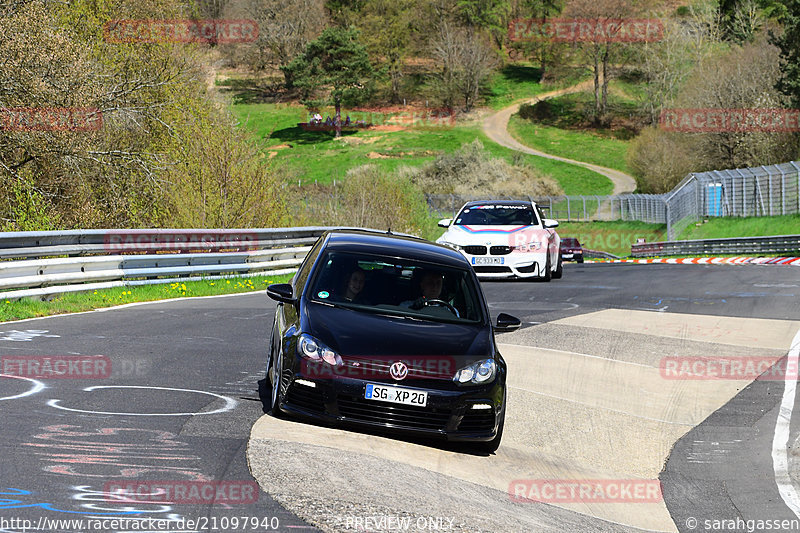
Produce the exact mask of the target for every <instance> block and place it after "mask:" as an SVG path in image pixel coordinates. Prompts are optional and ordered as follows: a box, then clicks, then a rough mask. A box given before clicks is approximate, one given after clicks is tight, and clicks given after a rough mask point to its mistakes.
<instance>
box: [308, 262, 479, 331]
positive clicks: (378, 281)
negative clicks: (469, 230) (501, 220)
mask: <svg viewBox="0 0 800 533" xmlns="http://www.w3.org/2000/svg"><path fill="white" fill-rule="evenodd" d="M479 291H480V289H479V288H478V286H477V284H476V283H475V281H474V277H473V275H472V273H471V272H470V271H468V270H466V269H460V268H454V267H448V266H443V265H438V264H432V263H424V262H419V261H412V260H409V259H397V258H392V257H383V256H375V255H371V254H355V253H350V252H330V253H328V254H327V255H326V256H324V257H323V258H322V259H321V261H320V263H319V264H318V265H317V274H316V275H315V278H314V281H313V284H312V288H311V290H310V292H309V293H307V294H308V297H309V299H310V300H311V301H313V302H317V303H321V304H326V305H333V306H339V307H348V308H352V309H356V310H359V311H364V312H371V313H383V314H390V315H395V316H404V317H410V318H416V319H424V320H433V321H439V322H456V323H472V324H476V323H480V322H485V320H486V319H485V315H484V311H483V304H482V302H483V300H482V298H481V295H480V292H479Z"/></svg>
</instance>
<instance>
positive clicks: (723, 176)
mask: <svg viewBox="0 0 800 533" xmlns="http://www.w3.org/2000/svg"><path fill="white" fill-rule="evenodd" d="M426 197H427V200H428V207H429V209H430V210H431V212H432V213H436V214H437V215H439V216H441V217H443V218H446V217H454V216H455V215H456V213H457V212H458V210H459V209H460V208H461V206H463V205H464V204H465V203H466V202H468V201H472V200H533V201H535V202H536V203H537V204H539V205H540V206H541V207H542V208H543V209H544V210H545V213H546V214H547V216H549V217H550V218H555V219H558V220H566V221H577V222H584V221H589V220H639V221H642V222H651V223H656V224H666V225H667V233H668V236H669V239H675V238H676V237H677V235H679V234H680V233H681V232H682V231H683V230H684V229H685V228H686V227H687V226H688V225H689V224H692V223H693V222H696V221H698V220H700V219H701V218H704V217H715V216H717V217H719V216H740V217H745V216H775V215H789V214H794V213H800V163H798V162H796V161H791V162H789V163H782V164H779V165H770V166H761V167H754V168H742V169H733V170H712V171H709V172H697V173H693V174H689V175H688V176H686V178H684V179H683V181H681V182H680V183H679V184H678V185H677V186H676V187H675V188H674V189H673V190H672V191H671V192H669V193H666V194H622V195H615V196H544V197H530V196H526V197H494V198H486V197H483V198H478V197H466V196H459V195H454V194H428V195H426Z"/></svg>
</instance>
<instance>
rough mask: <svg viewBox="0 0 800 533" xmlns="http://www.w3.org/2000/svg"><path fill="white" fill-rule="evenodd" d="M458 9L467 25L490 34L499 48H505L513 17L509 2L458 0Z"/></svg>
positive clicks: (501, 0) (504, 0)
mask: <svg viewBox="0 0 800 533" xmlns="http://www.w3.org/2000/svg"><path fill="white" fill-rule="evenodd" d="M456 8H457V10H458V15H459V18H460V19H461V21H462V22H463V23H464V24H465V25H467V26H471V27H473V28H478V29H481V30H485V31H487V32H489V35H491V36H492V38H494V41H495V44H496V45H497V47H498V48H502V47H503V40H504V38H505V36H506V33H507V32H508V20H509V16H510V15H511V3H510V2H509V0H458V3H457V4H456Z"/></svg>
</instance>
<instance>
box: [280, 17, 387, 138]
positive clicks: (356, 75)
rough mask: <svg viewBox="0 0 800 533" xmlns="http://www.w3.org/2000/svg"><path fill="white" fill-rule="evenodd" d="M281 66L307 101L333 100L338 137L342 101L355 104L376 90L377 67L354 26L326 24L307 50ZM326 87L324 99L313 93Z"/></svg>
mask: <svg viewBox="0 0 800 533" xmlns="http://www.w3.org/2000/svg"><path fill="white" fill-rule="evenodd" d="M282 70H285V71H289V74H290V76H291V78H292V79H293V80H294V85H295V87H297V88H299V89H300V90H301V91H302V92H303V96H304V101H305V103H306V105H319V104H321V103H325V102H326V101H329V102H332V103H333V105H334V106H335V108H336V118H335V119H334V122H335V124H336V137H341V135H342V104H343V103H344V104H356V103H358V102H360V101H363V100H364V99H366V98H368V97H369V96H370V95H371V94H372V91H373V82H374V80H373V76H374V70H373V68H372V65H371V64H370V62H369V55H368V54H367V50H366V48H365V47H364V46H363V45H362V44H361V43H359V42H358V30H356V29H355V28H340V27H333V28H326V29H325V31H323V32H322V35H320V36H319V38H317V39H315V40H313V41H311V42H310V43H308V45H307V46H306V49H305V51H304V52H303V53H302V54H301V55H300V56H298V57H297V58H295V59H294V61H292V62H291V63H290V64H289V65H288V66H286V67H283V69H282ZM321 89H324V90H327V91H328V95H327V98H323V100H322V101H320V100H316V99H314V98H313V97H314V96H316V94H317V93H319V92H320V90H321Z"/></svg>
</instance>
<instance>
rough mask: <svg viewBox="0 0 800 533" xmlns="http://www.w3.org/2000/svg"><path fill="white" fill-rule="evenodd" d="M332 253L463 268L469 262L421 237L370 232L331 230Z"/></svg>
mask: <svg viewBox="0 0 800 533" xmlns="http://www.w3.org/2000/svg"><path fill="white" fill-rule="evenodd" d="M325 236H326V237H327V243H326V245H325V246H326V248H327V249H328V250H337V251H347V252H359V253H368V254H375V255H384V256H389V257H403V258H408V259H412V260H417V261H424V262H429V263H439V264H442V265H447V266H454V267H459V268H465V267H469V266H470V264H469V262H468V261H467V260H466V259H465V258H464V256H463V255H461V254H460V253H459V252H457V251H456V250H453V249H452V248H450V247H448V246H443V245H441V244H436V243H432V242H430V241H426V240H423V239H419V238H417V237H410V236H403V235H395V234H391V233H382V232H377V231H367V230H351V229H347V230H331V231H328V232H326V233H325Z"/></svg>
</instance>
